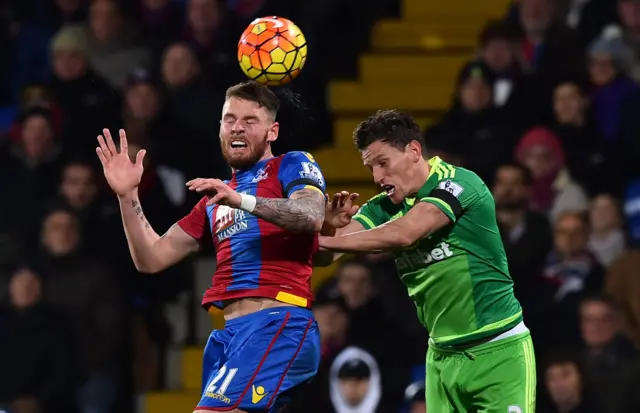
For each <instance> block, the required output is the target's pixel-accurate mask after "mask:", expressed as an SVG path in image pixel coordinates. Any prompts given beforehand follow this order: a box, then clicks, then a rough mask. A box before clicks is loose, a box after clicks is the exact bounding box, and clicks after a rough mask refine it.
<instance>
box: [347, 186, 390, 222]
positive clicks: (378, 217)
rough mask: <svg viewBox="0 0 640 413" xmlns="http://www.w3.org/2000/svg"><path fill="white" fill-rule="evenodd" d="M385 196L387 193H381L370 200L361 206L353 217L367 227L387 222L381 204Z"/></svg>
mask: <svg viewBox="0 0 640 413" xmlns="http://www.w3.org/2000/svg"><path fill="white" fill-rule="evenodd" d="M383 196H386V194H380V195H377V196H374V197H373V198H371V199H370V200H368V201H367V202H366V203H365V204H364V205H362V206H361V207H360V210H358V213H357V214H355V215H354V216H353V219H354V220H356V221H358V222H359V223H361V224H362V226H363V227H364V228H365V229H372V228H375V227H378V226H380V225H382V224H384V223H385V222H387V220H386V219H385V216H386V215H385V213H384V210H383V209H382V205H380V201H381V200H382V199H383V198H382V197H383Z"/></svg>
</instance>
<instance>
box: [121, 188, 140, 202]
mask: <svg viewBox="0 0 640 413" xmlns="http://www.w3.org/2000/svg"><path fill="white" fill-rule="evenodd" d="M137 199H138V188H136V189H133V190H131V191H129V192H127V193H125V194H122V195H121V194H118V201H120V202H127V201H134V200H137Z"/></svg>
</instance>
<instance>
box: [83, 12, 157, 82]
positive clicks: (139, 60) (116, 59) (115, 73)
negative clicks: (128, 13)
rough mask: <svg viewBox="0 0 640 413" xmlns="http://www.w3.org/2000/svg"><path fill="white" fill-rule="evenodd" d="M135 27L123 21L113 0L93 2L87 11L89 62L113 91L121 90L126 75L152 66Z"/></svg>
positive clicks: (147, 51) (149, 56)
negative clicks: (114, 89) (140, 68)
mask: <svg viewBox="0 0 640 413" xmlns="http://www.w3.org/2000/svg"><path fill="white" fill-rule="evenodd" d="M141 40H142V39H141V36H140V34H139V33H138V32H137V29H136V26H135V25H133V24H130V23H129V22H127V21H125V19H124V17H123V16H122V13H121V11H120V9H119V6H118V3H117V2H116V1H115V0H94V1H93V2H92V3H91V9H90V11H89V61H90V63H91V67H92V68H93V70H95V71H96V72H97V73H99V74H100V76H102V77H103V78H104V79H106V80H107V82H108V83H109V84H110V85H111V86H112V87H114V88H117V89H121V88H122V87H123V86H124V85H125V83H126V81H127V77H128V76H129V73H131V72H132V71H133V70H134V69H136V68H138V67H146V66H148V65H150V64H151V54H150V52H149V50H147V49H146V47H145V46H144V44H143V43H142V42H141Z"/></svg>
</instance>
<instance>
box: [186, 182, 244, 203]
mask: <svg viewBox="0 0 640 413" xmlns="http://www.w3.org/2000/svg"><path fill="white" fill-rule="evenodd" d="M186 185H187V188H189V190H190V191H195V192H198V193H202V194H204V195H206V196H207V197H208V198H209V200H208V201H207V205H213V204H220V205H227V206H230V207H232V208H239V207H240V203H241V202H242V196H240V194H239V193H237V192H236V191H235V190H233V189H231V187H230V186H229V185H227V184H225V183H224V182H222V181H221V180H220V179H213V178H196V179H192V180H190V181H189V182H187V183H186Z"/></svg>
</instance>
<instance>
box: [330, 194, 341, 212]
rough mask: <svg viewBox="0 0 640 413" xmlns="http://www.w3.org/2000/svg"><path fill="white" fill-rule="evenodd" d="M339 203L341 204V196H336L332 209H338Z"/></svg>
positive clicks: (334, 196)
mask: <svg viewBox="0 0 640 413" xmlns="http://www.w3.org/2000/svg"><path fill="white" fill-rule="evenodd" d="M339 203H340V194H334V195H333V199H332V200H331V209H336V208H338V204H339Z"/></svg>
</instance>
